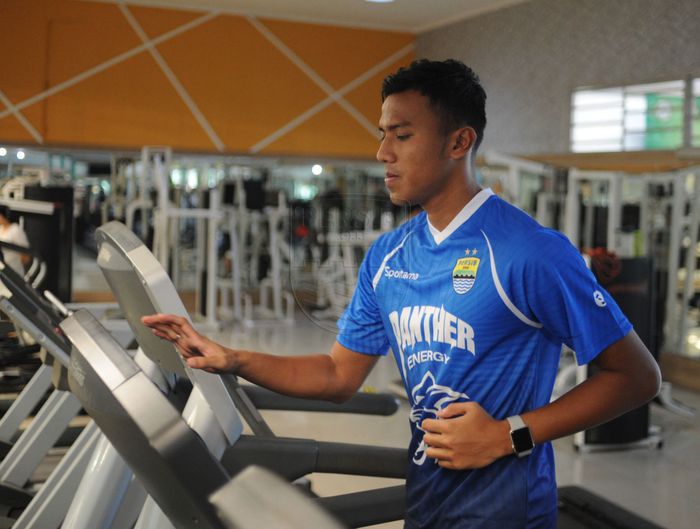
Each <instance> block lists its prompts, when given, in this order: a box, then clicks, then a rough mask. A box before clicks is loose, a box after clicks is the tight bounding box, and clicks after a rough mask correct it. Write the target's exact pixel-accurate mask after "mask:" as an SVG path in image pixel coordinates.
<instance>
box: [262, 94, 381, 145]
mask: <svg viewBox="0 0 700 529" xmlns="http://www.w3.org/2000/svg"><path fill="white" fill-rule="evenodd" d="M378 147H379V142H378V141H377V139H376V138H373V137H372V135H371V134H370V133H369V132H368V131H367V130H366V129H365V128H364V127H362V125H360V124H359V123H358V122H357V121H356V120H354V119H353V118H352V117H350V115H349V114H348V113H347V112H346V111H345V110H343V109H342V108H341V107H340V106H338V104H337V103H334V104H332V105H331V106H329V107H328V108H326V109H324V110H323V111H321V112H319V113H318V114H316V115H315V116H313V117H312V118H311V119H309V120H308V121H306V122H305V123H303V124H301V125H300V126H299V127H297V128H296V129H294V130H293V131H291V132H289V134H287V135H285V136H283V137H281V138H280V139H278V140H277V141H275V142H274V143H272V144H271V145H269V146H267V147H266V148H265V149H263V150H262V151H261V153H262V154H294V155H309V156H318V155H325V156H338V157H352V158H373V157H374V154H375V152H376V151H377V148H378Z"/></svg>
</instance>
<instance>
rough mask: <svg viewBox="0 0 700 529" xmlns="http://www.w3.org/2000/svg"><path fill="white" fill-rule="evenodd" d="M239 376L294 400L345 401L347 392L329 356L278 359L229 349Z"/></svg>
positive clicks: (278, 357)
mask: <svg viewBox="0 0 700 529" xmlns="http://www.w3.org/2000/svg"><path fill="white" fill-rule="evenodd" d="M227 353H228V354H231V355H234V357H235V359H236V364H237V365H238V367H237V369H236V374H238V375H240V376H241V377H243V378H245V379H246V380H248V381H250V382H252V383H254V384H257V385H259V386H263V387H265V388H268V389H271V390H273V391H277V392H278V393H283V394H285V395H290V396H293V397H303V398H313V399H325V400H333V401H335V400H344V398H346V396H345V393H347V392H348V389H347V388H346V387H344V385H343V384H342V382H341V381H340V380H339V377H338V376H337V372H336V369H335V364H334V362H333V360H332V359H331V357H330V356H329V355H323V354H319V355H305V356H275V355H270V354H266V353H256V352H252V351H240V350H233V349H228V350H227Z"/></svg>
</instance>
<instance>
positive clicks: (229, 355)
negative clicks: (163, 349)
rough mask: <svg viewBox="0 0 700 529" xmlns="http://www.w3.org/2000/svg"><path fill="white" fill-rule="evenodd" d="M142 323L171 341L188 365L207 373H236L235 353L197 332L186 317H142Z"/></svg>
mask: <svg viewBox="0 0 700 529" xmlns="http://www.w3.org/2000/svg"><path fill="white" fill-rule="evenodd" d="M141 322H142V323H143V324H144V325H145V326H147V327H150V328H151V330H152V331H153V334H154V335H156V336H158V337H159V338H162V339H163V340H168V341H169V342H171V343H173V344H174V345H175V346H176V347H177V350H178V351H179V352H180V354H181V355H182V357H183V358H184V359H185V360H186V361H187V365H188V366H189V367H192V368H195V369H203V370H204V371H207V372H209V373H235V372H236V369H237V368H238V361H237V354H236V352H235V351H233V350H231V349H227V348H225V347H223V346H222V345H220V344H218V343H216V342H214V341H212V340H210V339H209V338H206V337H205V336H202V335H201V334H199V333H198V332H197V331H196V330H195V329H194V327H192V324H191V323H190V322H189V320H188V319H187V318H183V317H182V316H176V315H174V314H154V315H152V316H144V317H142V318H141Z"/></svg>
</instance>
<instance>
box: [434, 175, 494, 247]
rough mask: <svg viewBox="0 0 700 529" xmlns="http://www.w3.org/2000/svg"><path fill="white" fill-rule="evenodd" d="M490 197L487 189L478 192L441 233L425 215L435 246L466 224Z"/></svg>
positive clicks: (490, 192)
mask: <svg viewBox="0 0 700 529" xmlns="http://www.w3.org/2000/svg"><path fill="white" fill-rule="evenodd" d="M491 195H493V191H491V189H490V188H488V187H487V188H486V189H482V190H481V191H479V192H478V193H477V194H476V195H474V197H473V198H472V199H471V200H470V201H469V202H467V205H466V206H464V207H463V208H462V211H460V212H459V213H457V215H456V216H455V218H453V219H452V221H451V222H450V223H449V224H448V225H447V226H445V229H444V230H442V231H440V230H438V229H437V228H436V227H435V226H433V225H432V224H430V219H428V216H427V215H426V216H425V219H426V222H427V223H428V229H429V230H430V234H431V235H432V236H433V240H434V241H435V244H436V245H439V244H440V243H441V242H442V241H444V240H445V239H447V238H448V237H449V236H450V235H452V233H454V231H455V230H456V229H457V228H459V227H460V226H461V225H462V224H464V223H465V222H467V220H469V218H470V217H471V216H472V215H473V214H474V213H476V211H477V210H478V209H479V208H480V207H481V205H482V204H483V203H484V202H486V200H487V199H488V198H489V197H490V196H491Z"/></svg>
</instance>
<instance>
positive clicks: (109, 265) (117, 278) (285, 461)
mask: <svg viewBox="0 0 700 529" xmlns="http://www.w3.org/2000/svg"><path fill="white" fill-rule="evenodd" d="M96 239H97V241H98V247H99V252H98V264H99V265H100V266H101V268H102V269H103V272H104V273H105V276H106V278H107V281H108V283H110V285H112V288H113V290H114V293H115V296H116V297H117V299H118V301H119V303H120V305H121V306H122V309H123V310H124V313H125V314H126V316H127V319H128V320H129V322H130V324H131V326H132V328H133V330H134V333H135V335H136V337H137V340H138V341H139V343H140V344H141V346H142V348H143V350H144V352H145V353H146V354H148V355H149V356H151V357H152V358H153V360H154V361H155V362H156V363H157V364H158V365H161V366H162V367H164V368H165V369H167V370H168V371H171V372H172V371H175V372H179V373H182V372H186V373H187V375H188V376H189V377H190V379H191V380H192V382H193V384H194V386H195V390H196V389H197V388H198V384H199V386H200V391H201V394H202V395H204V398H206V399H207V401H209V404H208V405H207V409H206V410H205V412H207V413H209V415H210V416H211V415H214V418H215V419H216V422H215V421H214V419H211V420H210V419H207V422H206V423H204V422H202V421H201V419H200V422H201V423H202V424H201V425H200V426H203V427H202V429H201V431H199V432H198V433H199V434H200V435H201V436H202V438H203V439H204V440H205V442H207V443H209V441H212V440H213V448H212V447H211V446H210V450H211V451H212V453H213V454H214V455H215V456H216V457H217V458H219V457H221V455H222V453H223V452H224V449H225V445H226V444H229V445H234V446H233V448H232V449H230V450H226V451H225V455H224V459H223V460H222V461H223V463H224V465H225V466H226V467H227V468H228V469H233V470H238V469H242V468H243V467H245V466H247V465H248V464H250V462H251V461H256V462H258V463H260V464H263V465H266V466H268V465H270V466H273V468H274V469H275V470H277V471H279V472H281V473H283V474H284V475H285V476H286V477H289V478H290V479H296V478H299V477H302V476H304V475H305V474H308V473H311V472H338V471H342V470H341V468H342V467H345V468H346V469H347V471H348V472H352V473H357V474H369V475H382V476H386V477H403V476H404V473H405V464H406V457H407V456H406V452H405V450H396V449H388V448H374V447H357V446H353V445H343V444H341V443H318V442H316V441H312V440H306V439H279V438H275V437H274V434H273V433H272V431H271V430H270V428H269V426H268V425H267V424H266V423H265V422H264V420H263V418H262V416H260V414H259V412H258V410H257V408H255V406H253V404H252V403H251V401H250V399H249V398H248V396H247V394H246V393H245V391H244V390H243V389H242V388H241V387H240V386H239V385H238V384H237V382H236V380H235V378H234V377H231V376H221V375H212V374H209V373H205V372H203V371H200V370H191V369H189V368H188V367H187V366H186V364H185V363H184V362H183V360H182V358H181V357H180V355H179V354H178V353H177V351H176V349H175V347H174V346H173V345H172V344H171V343H170V342H167V341H164V340H160V339H159V338H156V337H155V336H154V335H153V334H152V333H151V331H150V330H149V329H148V328H146V327H145V326H144V325H143V324H141V321H140V317H141V316H142V315H145V314H153V313H157V312H163V311H164V310H166V309H167V311H168V312H172V313H175V314H178V315H181V316H184V317H187V312H186V311H185V309H184V306H183V305H182V302H181V301H180V299H179V296H178V295H177V292H176V291H175V288H174V286H173V284H172V283H171V282H170V280H169V278H168V276H167V274H166V273H165V271H164V270H163V268H162V266H160V264H159V263H158V262H157V260H156V259H155V258H154V257H153V255H152V254H151V253H150V252H149V251H148V249H147V248H145V246H144V245H143V244H142V243H141V241H140V240H139V239H138V238H137V237H136V236H135V235H134V234H133V233H132V232H131V231H129V230H128V229H127V228H126V227H125V226H124V225H122V224H120V223H117V222H112V223H108V224H107V225H105V226H102V227H101V228H100V229H99V230H98V231H97V233H96ZM195 390H193V394H194V393H195ZM227 391H228V392H227ZM384 398H386V397H384ZM190 401H192V397H190ZM190 401H188V407H189V406H190ZM195 402H196V401H195ZM288 402H289V399H288ZM234 403H235V405H234ZM393 405H394V406H395V403H394V404H393ZM188 407H186V408H185V415H187V413H188ZM236 409H237V410H238V412H239V413H241V415H242V416H243V418H244V419H245V421H246V422H247V423H248V424H249V426H250V427H251V430H252V431H253V432H254V433H255V434H256V437H255V438H251V437H249V436H242V437H240V438H239V434H240V428H241V426H240V424H241V423H240V421H239V419H238V417H237V415H235V414H236ZM321 409H323V408H321ZM325 409H327V410H330V409H334V410H335V411H338V406H337V405H328V407H326V408H325ZM212 410H213V413H212ZM231 414H234V416H231ZM222 418H223V419H224V420H223V422H222ZM217 422H218V424H217ZM226 424H233V425H235V426H237V428H236V430H235V431H231V433H230V434H229V435H227V436H226V439H224V438H223V436H222V435H221V429H222V425H226ZM216 432H219V433H216ZM263 441H267V442H263ZM283 454H294V457H281V455H283ZM360 458H361V459H362V461H360V460H359V459H360ZM374 495H375V496H376V497H382V493H381V492H375V493H374ZM390 499H391V500H392V501H394V502H395V501H396V500H395V496H392V497H391V498H390ZM144 519H145V518H144Z"/></svg>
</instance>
